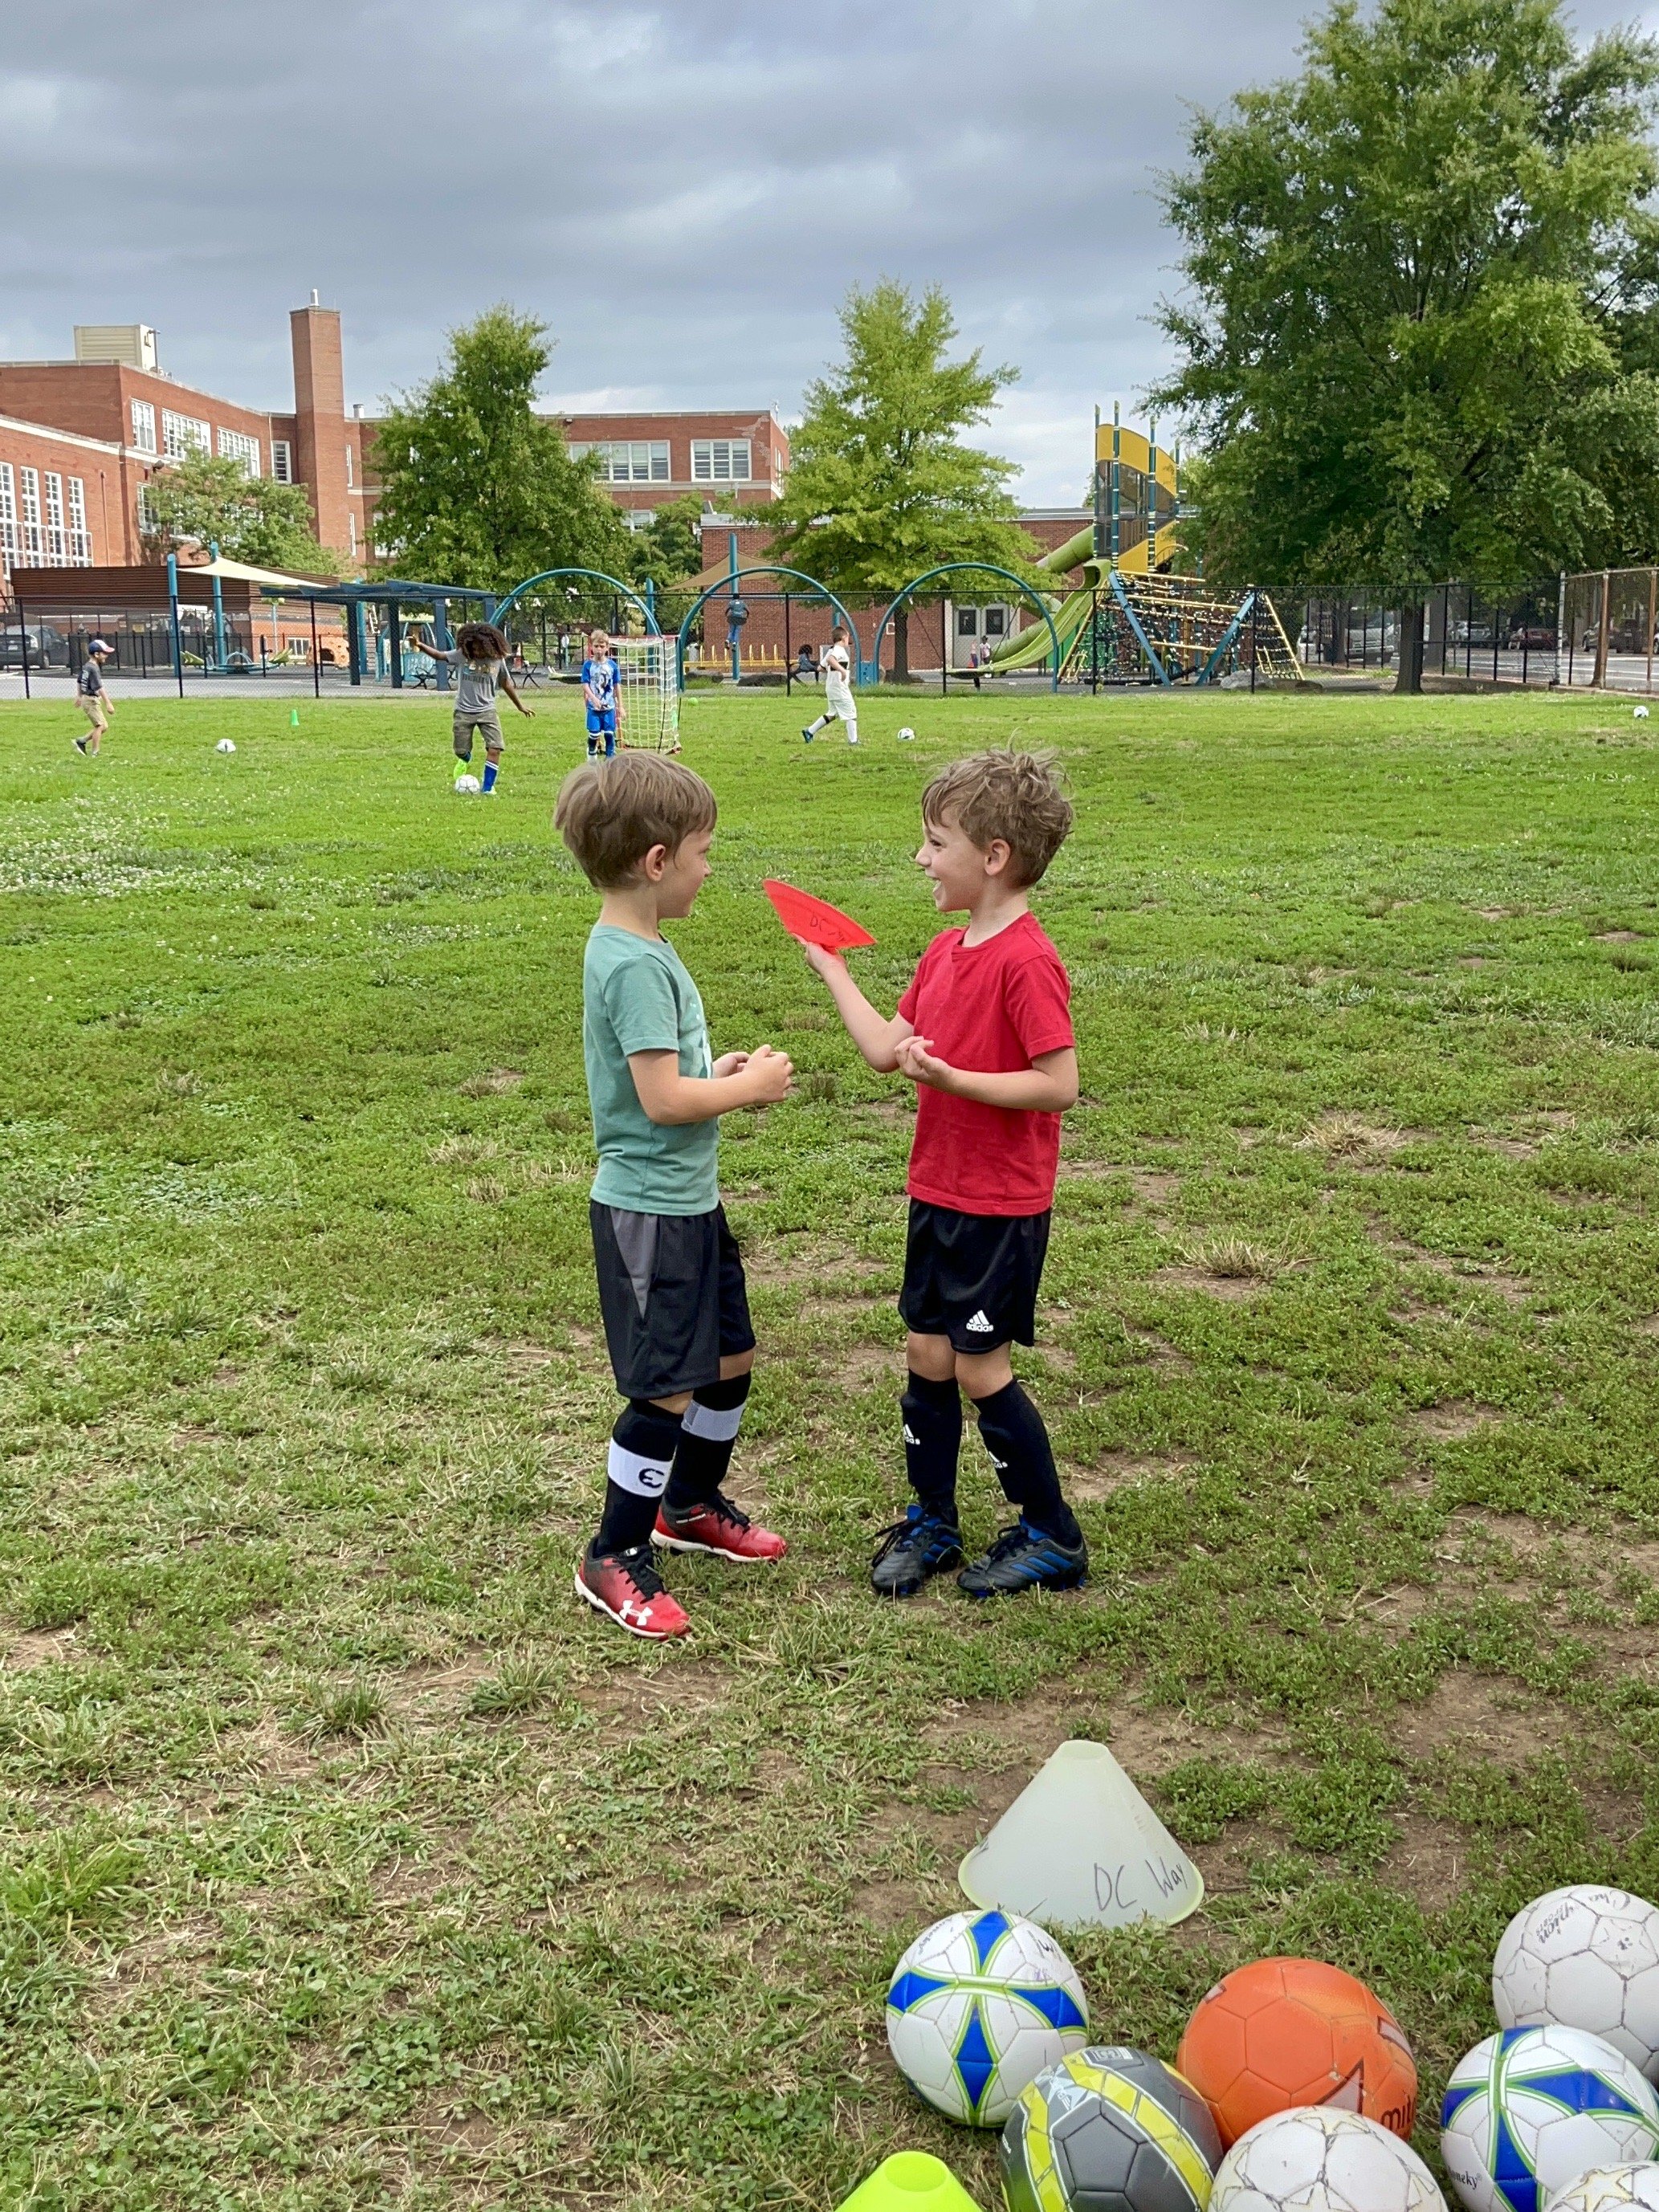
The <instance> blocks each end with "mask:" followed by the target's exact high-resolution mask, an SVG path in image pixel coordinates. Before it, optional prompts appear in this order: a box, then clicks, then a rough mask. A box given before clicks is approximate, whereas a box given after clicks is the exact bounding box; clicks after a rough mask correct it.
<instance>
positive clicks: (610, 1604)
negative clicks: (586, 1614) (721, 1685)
mask: <svg viewBox="0 0 1659 2212" xmlns="http://www.w3.org/2000/svg"><path fill="white" fill-rule="evenodd" d="M576 1595H577V1596H578V1597H580V1598H586V1601H587V1602H588V1604H589V1605H591V1606H592V1607H593V1609H594V1611H595V1612H596V1613H605V1614H607V1615H608V1616H609V1617H610V1619H611V1620H614V1621H615V1622H616V1624H617V1627H618V1628H625V1629H626V1630H627V1631H628V1632H629V1635H630V1636H643V1637H644V1638H646V1640H647V1642H648V1643H661V1642H662V1641H663V1639H664V1638H666V1637H670V1636H684V1634H685V1632H686V1630H687V1629H688V1628H690V1626H691V1623H690V1620H687V1618H686V1615H685V1609H684V1607H683V1606H680V1605H678V1604H676V1602H675V1601H674V1600H673V1599H672V1598H671V1597H670V1596H669V1595H668V1592H667V1591H666V1590H665V1589H664V1588H663V1582H662V1577H661V1576H660V1575H659V1573H658V1572H657V1571H656V1569H655V1567H653V1565H652V1564H651V1547H650V1545H649V1544H641V1545H638V1546H637V1547H635V1549H634V1550H633V1551H631V1552H608V1553H606V1552H601V1553H595V1552H594V1550H593V1547H592V1545H591V1544H590V1545H589V1547H588V1548H587V1549H586V1551H585V1552H584V1553H582V1555H581V1557H580V1559H578V1560H577V1562H576Z"/></svg>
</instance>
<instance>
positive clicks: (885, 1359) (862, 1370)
mask: <svg viewBox="0 0 1659 2212" xmlns="http://www.w3.org/2000/svg"><path fill="white" fill-rule="evenodd" d="M903 1373H904V1346H902V1344H860V1345H854V1347H853V1348H852V1350H851V1351H849V1352H842V1353H841V1354H840V1355H839V1357H838V1358H837V1359H836V1370H835V1380H836V1388H837V1389H842V1390H867V1389H869V1388H870V1387H871V1385H872V1383H897V1382H899V1381H900V1379H901V1378H902V1376H903Z"/></svg>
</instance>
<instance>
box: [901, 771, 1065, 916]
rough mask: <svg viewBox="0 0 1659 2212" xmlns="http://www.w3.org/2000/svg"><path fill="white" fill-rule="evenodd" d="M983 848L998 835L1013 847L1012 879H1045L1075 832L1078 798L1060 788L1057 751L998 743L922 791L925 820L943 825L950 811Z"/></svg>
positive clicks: (1020, 881) (1022, 883) (1016, 881)
mask: <svg viewBox="0 0 1659 2212" xmlns="http://www.w3.org/2000/svg"><path fill="white" fill-rule="evenodd" d="M947 813H948V814H951V815H953V816H954V817H956V823H957V828H958V829H961V830H962V831H963V833H964V835H965V836H969V837H970V838H972V840H973V842H974V843H975V845H977V846H978V847H979V848H980V850H981V852H983V851H984V850H985V849H986V848H987V846H988V845H989V844H990V842H991V841H992V839H993V838H994V837H1000V838H1001V839H1002V840H1003V841H1004V842H1005V843H1006V846H1007V848H1008V856H1009V859H1008V879H1009V881H1010V882H1011V883H1013V884H1018V886H1019V887H1020V888H1021V889H1022V890H1024V888H1025V887H1026V886H1028V885H1029V884H1036V883H1041V882H1042V878H1043V876H1044V874H1045V873H1046V872H1047V871H1048V863H1049V861H1050V860H1053V859H1054V854H1056V853H1057V852H1059V850H1060V847H1061V846H1062V845H1063V844H1064V843H1065V842H1066V838H1067V837H1068V836H1070V835H1071V831H1072V820H1073V816H1072V802H1071V800H1070V799H1067V798H1066V793H1065V792H1064V791H1063V790H1062V789H1061V787H1060V771H1059V770H1058V769H1056V768H1055V766H1054V755H1053V754H1052V753H1024V752H1016V751H1015V750H1014V748H1013V746H1012V745H998V746H996V747H994V749H993V750H991V751H990V752H987V753H974V754H972V755H970V756H969V758H968V759H967V760H959V761H952V762H951V765H950V767H949V768H943V769H940V770H939V774H938V775H936V776H935V777H934V778H933V781H932V782H931V783H930V784H929V785H928V787H927V790H926V791H924V792H923V793H922V794H921V818H922V820H923V821H924V822H926V823H928V824H930V826H932V827H933V828H935V829H938V828H940V827H942V826H943V824H944V822H945V816H946V814H947Z"/></svg>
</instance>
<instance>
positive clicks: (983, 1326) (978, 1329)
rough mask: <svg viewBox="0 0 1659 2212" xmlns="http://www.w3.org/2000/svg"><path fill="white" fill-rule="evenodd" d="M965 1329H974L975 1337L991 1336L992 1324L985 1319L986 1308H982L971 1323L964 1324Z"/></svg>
mask: <svg viewBox="0 0 1659 2212" xmlns="http://www.w3.org/2000/svg"><path fill="white" fill-rule="evenodd" d="M963 1328H970V1329H972V1331H973V1332H974V1334H975V1336H989V1334H991V1324H990V1322H988V1321H987V1320H986V1318H985V1309H984V1307H983V1306H981V1308H980V1310H979V1311H978V1312H977V1313H976V1314H975V1316H974V1317H973V1319H972V1320H971V1321H969V1322H963Z"/></svg>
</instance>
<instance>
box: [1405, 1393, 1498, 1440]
mask: <svg viewBox="0 0 1659 2212" xmlns="http://www.w3.org/2000/svg"><path fill="white" fill-rule="evenodd" d="M1406 1418H1407V1420H1408V1421H1409V1422H1410V1423H1411V1425H1412V1426H1413V1428H1415V1429H1420V1430H1421V1431H1422V1432H1423V1434H1424V1435H1425V1437H1435V1438H1436V1439H1437V1440H1439V1441H1442V1442H1446V1441H1449V1440H1451V1439H1453V1438H1455V1437H1472V1436H1473V1435H1474V1432H1475V1431H1476V1430H1477V1429H1479V1428H1482V1427H1484V1426H1485V1425H1486V1423H1487V1422H1488V1421H1501V1420H1502V1419H1503V1418H1504V1416H1503V1413H1502V1412H1501V1411H1500V1409H1499V1408H1498V1407H1496V1406H1481V1405H1477V1404H1476V1403H1475V1401H1474V1400H1473V1399H1472V1398H1448V1399H1446V1400H1445V1401H1443V1403H1442V1404H1440V1405H1437V1406H1421V1407H1419V1408H1418V1410H1417V1411H1416V1412H1415V1413H1408V1414H1407V1416H1406Z"/></svg>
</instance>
